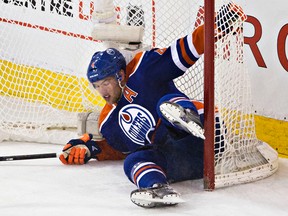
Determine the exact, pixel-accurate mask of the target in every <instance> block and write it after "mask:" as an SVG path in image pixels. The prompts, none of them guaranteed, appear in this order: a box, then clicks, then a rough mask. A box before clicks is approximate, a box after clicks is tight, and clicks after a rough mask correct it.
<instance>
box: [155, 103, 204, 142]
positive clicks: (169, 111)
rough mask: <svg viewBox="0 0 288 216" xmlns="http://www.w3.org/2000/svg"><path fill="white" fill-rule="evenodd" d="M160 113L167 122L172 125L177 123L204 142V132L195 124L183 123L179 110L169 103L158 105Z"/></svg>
mask: <svg viewBox="0 0 288 216" xmlns="http://www.w3.org/2000/svg"><path fill="white" fill-rule="evenodd" d="M160 111H161V113H162V114H163V116H164V117H165V118H166V119H167V120H168V121H170V122H173V123H174V124H175V123H179V124H180V125H182V126H184V127H185V128H187V129H188V130H189V132H190V133H191V134H192V135H194V136H196V137H199V138H201V139H203V140H205V136H204V130H203V129H202V128H201V127H200V126H199V125H198V124H196V123H195V122H189V123H186V122H185V121H183V120H182V119H181V110H179V108H178V107H176V106H173V104H170V103H162V104H161V105H160Z"/></svg>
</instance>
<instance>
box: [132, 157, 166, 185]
mask: <svg viewBox="0 0 288 216" xmlns="http://www.w3.org/2000/svg"><path fill="white" fill-rule="evenodd" d="M131 179H132V180H133V182H134V184H135V185H136V186H137V187H138V188H148V187H152V186H153V185H154V184H157V183H162V184H166V183H167V179H166V175H165V173H164V171H163V170H162V169H161V167H160V166H158V165H156V164H155V163H152V162H139V163H137V164H136V165H134V167H133V169H132V170H131Z"/></svg>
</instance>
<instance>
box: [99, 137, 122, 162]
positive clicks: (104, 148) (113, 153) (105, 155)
mask: <svg viewBox="0 0 288 216" xmlns="http://www.w3.org/2000/svg"><path fill="white" fill-rule="evenodd" d="M97 144H98V146H99V147H100V148H101V153H100V154H97V155H96V157H97V160H98V161H103V160H123V159H124V158H125V157H126V154H123V153H122V152H120V151H117V150H115V149H114V148H112V147H111V146H110V145H109V144H108V143H107V141H106V140H105V139H104V140H101V141H97Z"/></svg>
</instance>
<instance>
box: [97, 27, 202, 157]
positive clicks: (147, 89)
mask: <svg viewBox="0 0 288 216" xmlns="http://www.w3.org/2000/svg"><path fill="white" fill-rule="evenodd" d="M203 47H204V42H203V26H200V27H198V28H197V29H196V30H195V31H194V32H193V33H192V34H191V35H187V36H186V37H183V38H180V39H178V40H177V41H175V42H174V43H173V44H172V45H171V46H170V47H168V48H164V49H152V50H150V51H145V52H141V53H138V54H137V55H136V56H135V57H134V59H133V60H132V61H131V62H130V63H129V64H128V65H127V70H126V80H127V83H126V85H125V87H124V89H123V94H122V96H121V99H120V100H119V101H118V103H117V104H113V105H110V104H106V105H105V107H104V108H103V110H102V112H101V114H100V120H99V130H100V132H101V134H102V135H103V137H104V138H105V139H106V141H107V143H108V144H109V145H110V146H111V147H113V148H114V149H116V150H118V151H121V152H123V153H129V152H132V151H134V150H136V149H137V148H139V147H141V146H144V145H146V144H149V143H151V142H152V136H153V133H154V132H155V128H156V125H157V122H158V120H159V117H158V114H157V111H156V106H157V103H158V101H159V99H160V98H161V97H163V96H164V95H166V94H170V93H180V94H182V93H181V92H180V91H179V90H178V89H177V88H176V87H175V85H174V83H173V79H175V78H177V77H179V76H181V75H183V74H184V73H185V71H186V70H187V69H188V68H189V67H191V66H192V65H193V64H194V63H195V62H196V61H197V59H198V58H199V57H200V55H201V54H202V53H203V50H204V48H203Z"/></svg>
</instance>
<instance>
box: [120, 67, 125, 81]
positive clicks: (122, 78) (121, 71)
mask: <svg viewBox="0 0 288 216" xmlns="http://www.w3.org/2000/svg"><path fill="white" fill-rule="evenodd" d="M123 80H125V72H124V70H122V69H121V70H120V72H119V81H123Z"/></svg>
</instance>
